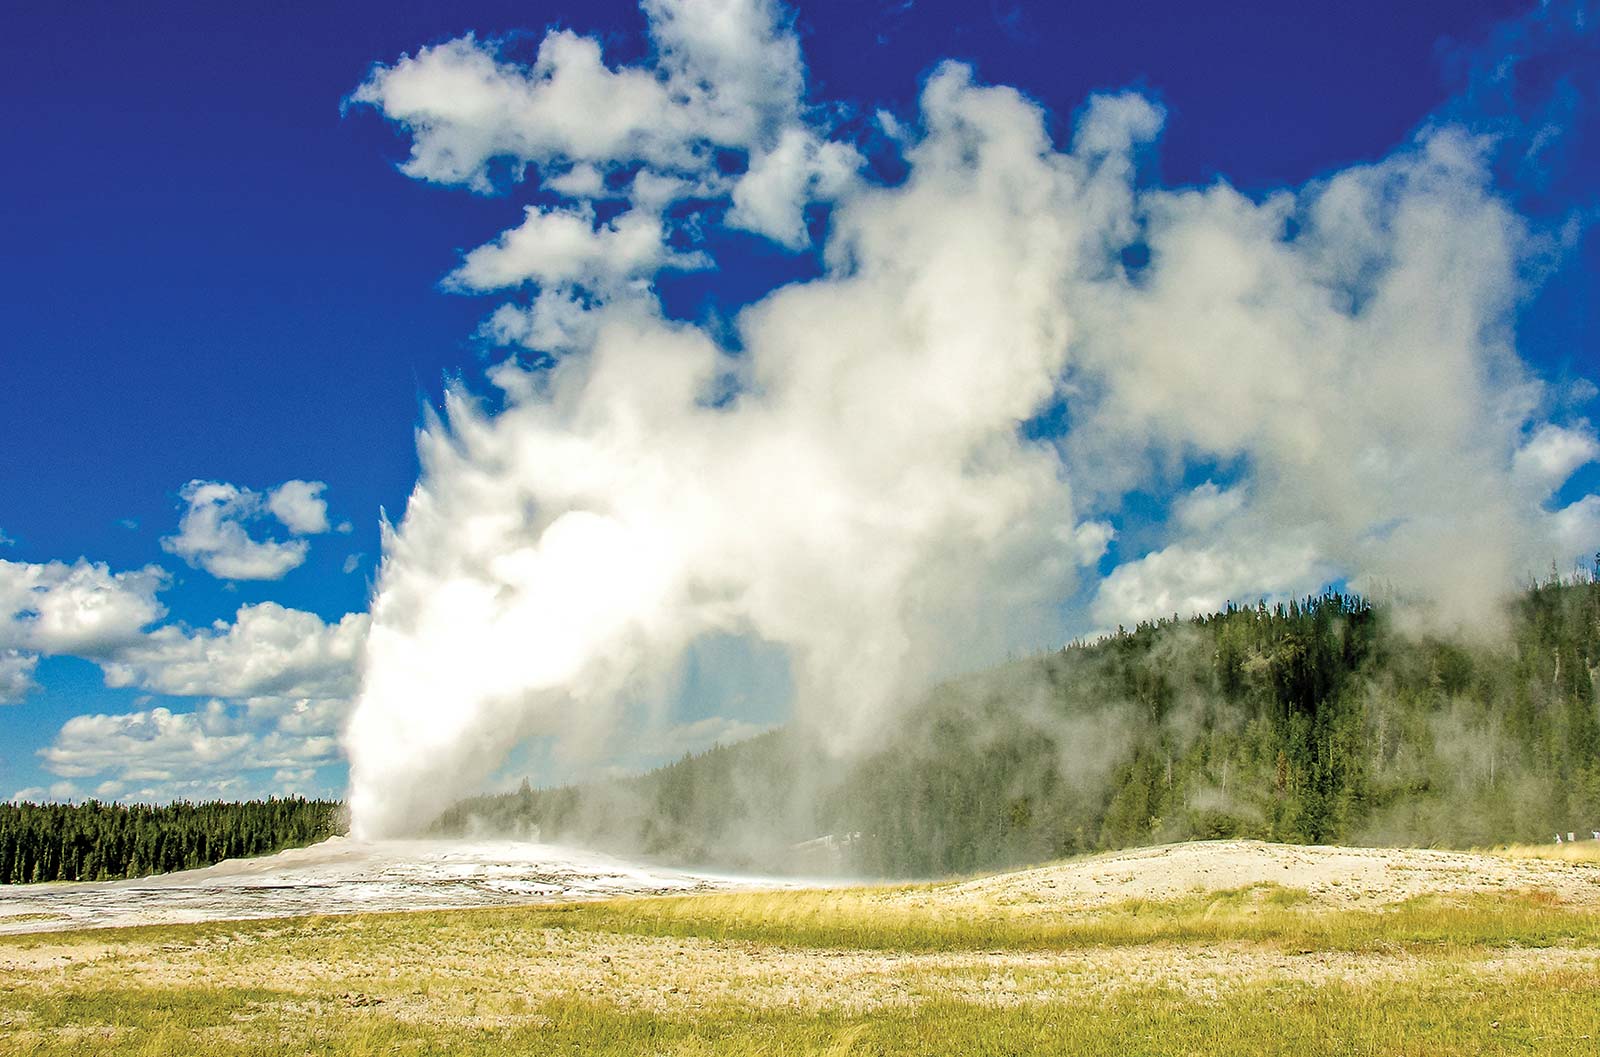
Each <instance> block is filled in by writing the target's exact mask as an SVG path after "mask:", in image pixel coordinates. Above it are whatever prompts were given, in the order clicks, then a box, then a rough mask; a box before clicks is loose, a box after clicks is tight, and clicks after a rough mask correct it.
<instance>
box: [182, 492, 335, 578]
mask: <svg viewBox="0 0 1600 1057" xmlns="http://www.w3.org/2000/svg"><path fill="white" fill-rule="evenodd" d="M324 488H326V485H324V484H323V483H322V482H321V481H299V480H295V481H286V482H284V483H283V484H282V485H280V486H278V487H277V488H275V489H272V490H271V491H270V492H268V493H267V494H266V495H262V494H261V493H259V492H255V491H252V490H251V489H248V488H240V487H239V486H237V485H232V484H227V483H225V482H222V481H200V480H195V481H190V482H189V483H188V484H186V485H184V486H183V488H182V489H181V490H180V491H179V493H178V495H179V497H180V498H181V499H182V500H183V501H184V503H185V504H186V508H185V510H184V512H183V515H182V517H180V518H179V520H178V533H177V535H175V536H167V537H164V538H163V539H162V540H161V546H162V548H163V549H164V550H166V551H167V553H169V554H175V555H177V556H178V557H180V558H182V559H183V560H184V561H186V562H188V563H189V565H191V566H193V567H195V568H199V569H204V570H205V571H206V572H208V573H210V574H211V575H212V576H215V577H218V578H219V579H223V580H279V579H282V578H283V576H284V575H285V574H286V573H288V572H289V571H290V570H291V569H295V568H298V567H299V566H300V565H301V564H303V563H304V562H305V560H306V555H307V554H308V553H309V552H310V549H311V544H310V543H309V542H308V541H307V540H305V539H303V538H299V537H304V536H306V535H310V534H315V533H320V532H326V531H328V506H327V503H326V501H325V500H323V499H322V495H321V493H322V491H323V490H324ZM269 514H270V515H271V516H272V517H273V518H274V519H276V520H277V521H278V523H279V524H281V525H282V526H283V527H284V528H285V529H286V530H288V531H289V532H290V533H291V534H292V535H293V536H294V537H296V538H292V539H287V540H280V539H274V538H270V537H269V538H259V539H258V538H256V537H255V536H252V535H251V534H250V529H249V527H248V526H250V525H252V524H256V523H259V522H260V521H261V519H262V518H263V517H264V516H266V515H269Z"/></svg>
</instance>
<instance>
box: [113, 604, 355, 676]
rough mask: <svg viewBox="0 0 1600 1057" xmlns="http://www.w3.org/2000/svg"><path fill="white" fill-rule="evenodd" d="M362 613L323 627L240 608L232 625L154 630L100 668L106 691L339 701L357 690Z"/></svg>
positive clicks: (267, 607) (268, 609) (273, 610)
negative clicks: (130, 688) (127, 688)
mask: <svg viewBox="0 0 1600 1057" xmlns="http://www.w3.org/2000/svg"><path fill="white" fill-rule="evenodd" d="M366 630H367V616H366V614H364V613H350V614H347V615H346V616H345V617H344V618H343V619H342V620H340V621H338V622H337V623H334V624H325V623H324V622H323V621H322V620H321V618H319V617H317V616H316V614H314V613H306V612H303V611H301V610H297V609H288V608H285V607H284V606H280V605H278V604H277V603H276V602H262V603H260V604H258V605H249V606H241V607H240V609H239V612H238V614H237V615H236V617H235V619H234V622H233V623H232V624H228V623H226V622H224V621H220V620H219V621H217V622H216V623H215V624H214V625H213V626H212V627H211V628H210V629H208V630H201V631H195V632H185V631H184V630H183V629H181V628H179V627H176V626H174V625H170V624H169V625H167V626H165V627H161V628H157V629H156V630H154V631H152V632H149V633H148V634H146V635H145V636H144V637H143V638H141V639H140V640H139V641H138V642H136V643H134V644H131V645H129V646H127V647H124V648H123V649H122V650H120V651H118V653H117V654H116V656H115V657H114V658H112V659H110V660H107V661H104V662H102V667H103V668H104V669H105V673H106V683H107V685H109V686H115V687H123V686H138V687H140V688H142V689H145V690H151V691H154V692H156V693H163V694H176V695H180V696H184V697H208V696H214V697H226V698H247V697H262V696H286V697H341V696H349V695H350V694H352V693H353V692H354V690H355V670H354V666H355V660H356V656H357V653H358V651H359V650H360V647H361V641H362V638H363V636H364V635H365V634H366Z"/></svg>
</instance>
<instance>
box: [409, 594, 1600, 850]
mask: <svg viewBox="0 0 1600 1057" xmlns="http://www.w3.org/2000/svg"><path fill="white" fill-rule="evenodd" d="M1597 677H1600V584H1596V583H1595V582H1594V581H1593V579H1592V578H1589V577H1585V578H1582V579H1580V580H1578V581H1575V582H1562V581H1557V580H1554V579H1552V580H1551V581H1550V582H1548V583H1545V584H1541V585H1537V586H1535V587H1532V588H1530V589H1529V590H1528V591H1526V592H1525V593H1524V594H1523V595H1521V596H1520V597H1519V598H1518V599H1516V600H1515V601H1514V603H1513V604H1512V607H1511V610H1510V613H1509V616H1508V620H1507V627H1506V628H1505V629H1504V630H1503V632H1502V631H1497V632H1496V633H1494V634H1492V635H1491V634H1484V635H1482V636H1481V637H1478V638H1476V639H1465V640H1447V639H1442V638H1434V637H1426V636H1423V637H1418V636H1413V635H1409V634H1406V633H1404V632H1403V631H1402V630H1401V628H1399V627H1398V626H1397V622H1396V621H1395V620H1394V619H1393V618H1392V616H1391V614H1389V613H1388V612H1387V611H1386V610H1385V609H1383V608H1382V607H1375V606H1373V605H1371V604H1369V603H1367V602H1366V601H1365V600H1363V599H1360V598H1356V597H1352V596H1346V595H1338V594H1328V595H1325V596H1322V597H1318V598H1309V599H1306V600H1304V601H1300V602H1294V603H1290V604H1288V605H1284V606H1277V607H1268V606H1265V605H1260V606H1256V607H1252V608H1235V607H1230V608H1229V609H1228V610H1227V611H1225V612H1222V613H1217V614H1214V615H1211V616H1206V617H1199V618H1195V619H1192V620H1164V621H1160V622H1155V623H1148V624H1141V625H1140V626H1139V627H1137V628H1134V629H1132V630H1120V631H1119V632H1118V633H1117V634H1115V635H1112V636H1109V637H1107V638H1105V639H1102V640H1099V641H1096V642H1093V643H1086V644H1074V645H1072V646H1069V647H1067V648H1066V649H1063V650H1061V651H1057V652H1052V653H1048V654H1045V655H1041V656H1036V657H1032V658H1029V659H1026V660H1022V661H1017V662H1014V663H1011V664H1008V665H1005V666H1003V667H1001V668H998V669H995V670H992V671H989V672H986V673H982V674H980V675H976V676H973V677H970V678H967V679H963V680H958V681H954V682H951V683H949V684H946V685H944V686H941V687H939V688H937V689H936V690H935V691H934V692H932V693H931V694H929V695H928V696H927V698H926V699H925V700H923V701H922V702H921V703H920V704H919V705H918V706H916V707H915V708H914V709H912V710H911V711H910V712H909V713H908V714H907V715H906V716H904V717H902V718H901V719H900V720H898V721H897V722H896V723H895V724H894V726H893V729H892V732H891V734H890V735H889V736H888V737H887V738H886V739H885V740H884V742H883V743H882V744H880V745H879V746H877V747H876V748H875V749H874V750H873V751H870V752H866V753H864V754H861V755H859V756H857V757H855V758H853V759H849V760H844V761H832V760H828V759H825V758H824V756H823V755H822V754H821V753H820V752H819V751H818V750H817V749H816V748H814V747H813V746H812V745H811V744H810V741H809V739H808V738H807V737H806V736H805V735H804V734H803V733H802V732H799V731H790V730H780V731H774V732H770V733H768V734H765V735H763V736H761V737H758V738H755V739H753V740H751V741H748V742H744V743H740V744H737V745H732V746H725V747H718V748H715V749H712V750H710V751H709V752H706V753H703V754H700V755H697V756H692V757H688V758H685V759H684V760H682V761H680V762H678V763H676V764H673V765H671V766H668V767H664V768H662V769H660V770H658V771H655V772H653V773H651V774H648V775H644V776H641V777H639V778H634V779H629V780H624V781H618V782H612V783H606V784H596V785H589V786H583V787H571V788H563V789H552V790H533V789H529V788H527V787H526V786H524V788H523V789H522V791H521V792H519V793H516V794H510V795H505V796H492V797H482V798H477V799H474V800H470V801H467V802H464V803H462V804H459V805H457V806H456V807H454V808H452V809H451V810H450V811H448V812H446V813H445V815H444V816H443V817H442V818H441V819H440V820H439V822H438V823H437V825H436V829H437V830H438V831H440V832H443V833H461V832H468V831H473V830H477V831H482V830H485V829H487V830H490V831H496V830H498V831H502V832H528V831H530V830H533V831H536V832H537V833H538V834H539V835H540V836H541V838H542V839H545V840H566V841H576V842H581V843H585V844H590V845H599V846H604V847H609V848H614V849H620V850H627V851H633V852H639V853H644V854H648V855H653V856H657V857H660V858H664V859H668V860H677V861H685V862H691V861H692V862H697V863H702V864H724V865H729V866H746V867H761V868H767V869H773V868H788V869H792V870H798V871H832V870H842V871H849V872H855V873H861V874H866V875H872V876H933V875H943V874H950V873H961V872H969V871H976V870H980V869H991V868H998V867H1003V866H1007V865H1015V864H1020V863H1029V862H1042V861H1046V860H1050V859H1054V858H1060V857H1063V856H1068V855H1073V854H1078V853H1082V852H1086V851H1094V850H1106V849H1116V848H1124V847H1131V846H1139V845H1146V844H1156V843H1163V842H1168V841H1173V840H1182V839H1190V838H1256V839H1263V840H1275V841H1287V842H1294V843H1353V844H1417V845H1430V844H1441V845H1449V846H1475V845H1487V844H1493V843H1499V842H1507V841H1550V840H1551V839H1552V838H1553V835H1554V834H1555V833H1557V832H1561V833H1563V834H1565V833H1567V832H1569V831H1570V832H1577V833H1579V834H1580V835H1581V836H1583V837H1588V836H1589V833H1590V831H1592V830H1594V829H1600V718H1597V710H1596V696H1595V683H1596V679H1597ZM796 845H800V847H799V848H796V847H795V846H796Z"/></svg>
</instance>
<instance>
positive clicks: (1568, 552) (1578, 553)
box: [1551, 495, 1600, 568]
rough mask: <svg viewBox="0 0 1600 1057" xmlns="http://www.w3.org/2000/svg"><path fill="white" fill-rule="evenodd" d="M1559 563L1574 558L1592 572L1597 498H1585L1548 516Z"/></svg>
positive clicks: (1598, 525)
mask: <svg viewBox="0 0 1600 1057" xmlns="http://www.w3.org/2000/svg"><path fill="white" fill-rule="evenodd" d="M1551 521H1552V523H1553V525H1554V530H1555V536H1556V539H1557V541H1558V546H1559V548H1560V550H1559V554H1560V557H1559V558H1557V559H1556V560H1557V561H1560V560H1562V559H1568V560H1570V559H1573V558H1577V559H1578V560H1579V562H1581V564H1582V565H1583V567H1584V568H1593V567H1594V565H1593V563H1594V560H1595V558H1596V557H1597V556H1600V495H1586V496H1584V497H1583V498H1582V499H1579V500H1578V501H1577V502H1574V503H1570V504H1568V505H1567V506H1565V507H1562V508H1561V509H1560V510H1558V511H1556V512H1555V514H1553V515H1552V516H1551Z"/></svg>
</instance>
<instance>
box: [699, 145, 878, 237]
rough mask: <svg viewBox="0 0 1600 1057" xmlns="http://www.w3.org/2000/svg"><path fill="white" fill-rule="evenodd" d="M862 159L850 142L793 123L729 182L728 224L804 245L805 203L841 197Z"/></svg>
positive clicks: (806, 235) (805, 233)
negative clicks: (833, 140)
mask: <svg viewBox="0 0 1600 1057" xmlns="http://www.w3.org/2000/svg"><path fill="white" fill-rule="evenodd" d="M861 165H862V158H861V155H860V154H858V153H857V152H856V149H855V148H854V147H851V146H850V145H848V144H845V143H825V142H823V141H821V140H819V139H818V138H817V136H816V134H815V133H813V132H811V131H810V130H808V129H801V128H791V129H789V130H788V131H786V132H785V133H784V134H783V136H782V137H781V138H780V139H779V140H778V143H777V145H776V146H775V147H773V148H772V149H771V150H770V151H766V152H764V153H759V154H757V155H755V156H754V157H752V158H751V161H750V168H749V170H748V171H747V172H746V173H745V174H744V175H743V176H741V177H740V178H739V180H738V181H737V182H736V183H735V184H734V185H733V210H732V212H730V213H729V214H728V224H729V225H730V226H731V227H736V228H743V229H745V230H747V231H753V232H756V233H757V234H760V235H765V236H767V237H768V238H770V239H772V240H773V241H774V242H778V243H781V244H782V245H784V246H787V247H789V248H790V249H794V250H798V249H803V248H805V247H806V246H807V245H809V244H810V242H811V236H810V234H809V233H808V232H807V231H806V225H805V213H804V210H805V207H806V204H807V203H808V202H817V201H832V200H834V199H837V198H839V197H841V196H842V195H843V194H844V192H845V191H846V189H847V188H849V187H850V185H851V184H852V183H853V182H854V180H855V176H856V172H857V170H859V169H860V168H861Z"/></svg>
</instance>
